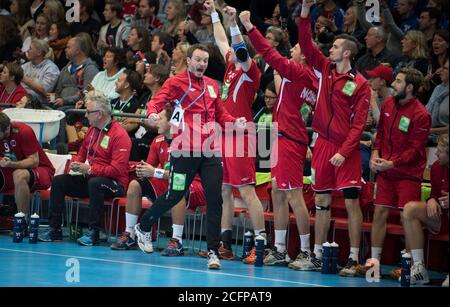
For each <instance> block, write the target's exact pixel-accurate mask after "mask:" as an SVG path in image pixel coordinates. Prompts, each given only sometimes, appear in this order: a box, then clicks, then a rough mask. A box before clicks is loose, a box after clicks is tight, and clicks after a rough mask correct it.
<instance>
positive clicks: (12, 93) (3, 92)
mask: <svg viewBox="0 0 450 307" xmlns="http://www.w3.org/2000/svg"><path fill="white" fill-rule="evenodd" d="M16 89H17V86H15V87H14V89H13V91H12V92H11V94H9V96H8V98H6V100H5V101H2V102H3V103H8V100H9V99H11V97H12V96H13V95H14V93H15V92H16ZM5 92H6V87H5V88H4V89H3V91H2V95H1V96H0V100H2V99H1V98H3V95H4V94H5ZM7 93H8V92H7Z"/></svg>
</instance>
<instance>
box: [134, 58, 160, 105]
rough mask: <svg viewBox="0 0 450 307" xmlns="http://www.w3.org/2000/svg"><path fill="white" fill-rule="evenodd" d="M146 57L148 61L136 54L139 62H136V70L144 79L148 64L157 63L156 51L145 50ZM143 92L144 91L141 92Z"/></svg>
mask: <svg viewBox="0 0 450 307" xmlns="http://www.w3.org/2000/svg"><path fill="white" fill-rule="evenodd" d="M143 54H144V59H145V61H146V63H145V62H144V61H143V60H142V59H141V58H140V57H139V56H136V59H137V62H136V69H135V70H136V71H137V72H138V73H139V75H140V76H141V78H142V79H144V75H145V72H146V69H147V67H148V65H150V64H156V53H154V52H153V51H147V52H144V53H143ZM139 94H142V93H139ZM147 102H148V100H147V101H145V103H147Z"/></svg>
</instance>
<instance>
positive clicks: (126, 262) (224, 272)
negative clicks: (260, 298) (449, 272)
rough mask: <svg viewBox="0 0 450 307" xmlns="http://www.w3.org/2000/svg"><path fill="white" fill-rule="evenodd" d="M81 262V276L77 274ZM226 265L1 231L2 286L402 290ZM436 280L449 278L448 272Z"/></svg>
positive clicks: (284, 269)
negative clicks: (211, 266)
mask: <svg viewBox="0 0 450 307" xmlns="http://www.w3.org/2000/svg"><path fill="white" fill-rule="evenodd" d="M163 243H164V242H163ZM160 246H163V244H160ZM74 259H76V260H74ZM77 264H79V275H75V274H74V269H75V267H77ZM221 264H222V269H221V270H218V271H217V270H216V271H211V270H208V269H207V267H206V259H204V258H200V257H199V256H197V255H193V254H192V253H191V252H190V251H187V253H186V254H185V255H184V256H182V257H164V256H161V255H160V254H159V252H154V253H153V254H144V253H143V252H141V251H140V250H134V251H113V250H111V249H110V248H109V244H107V243H106V242H104V243H102V245H100V246H94V247H84V246H79V245H78V244H76V243H75V242H71V241H64V242H60V243H41V242H39V243H38V244H35V245H33V244H29V243H28V240H27V239H26V240H24V242H23V243H13V242H12V238H11V237H10V236H9V235H8V233H7V232H3V233H0V287H15V286H25V287H47V286H52V287H67V286H70V287H72V286H75V287H77V286H78V287H97V286H101V287H105V286H118V287H122V286H133V287H136V286H138V287H399V283H398V282H397V281H394V280H391V279H388V278H385V279H382V280H381V282H379V283H368V282H366V280H365V279H364V278H343V277H339V276H338V275H322V274H321V273H317V272H298V271H294V270H291V269H288V268H287V267H254V266H252V265H245V264H242V263H241V262H240V261H223V260H222V261H221ZM389 269H390V268H384V269H383V271H385V270H389ZM66 275H67V276H68V277H69V279H66ZM75 276H79V281H77V280H76V279H77V277H75ZM433 277H434V278H441V279H444V278H445V274H437V273H436V274H434V275H433ZM70 281H72V282H70ZM426 287H430V286H426Z"/></svg>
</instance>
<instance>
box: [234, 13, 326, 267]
mask: <svg viewBox="0 0 450 307" xmlns="http://www.w3.org/2000/svg"><path fill="white" fill-rule="evenodd" d="M239 18H240V19H241V22H242V24H243V25H244V27H245V29H246V30H247V32H248V36H249V38H250V40H251V42H252V44H253V46H254V47H255V49H256V50H257V51H258V53H259V54H260V55H261V56H262V57H263V58H264V60H265V61H266V62H267V64H269V65H270V66H271V67H272V68H273V69H274V71H276V72H277V73H279V74H280V76H281V77H282V78H283V79H282V82H281V86H280V92H279V93H278V99H277V101H276V103H275V105H274V108H273V109H274V111H273V121H274V122H276V123H277V124H278V137H277V140H276V144H274V145H273V146H274V147H273V148H275V149H277V150H275V151H272V155H271V174H272V179H273V180H272V193H273V194H272V195H273V200H274V202H273V203H274V221H275V246H274V248H273V249H272V250H271V251H270V252H269V254H268V255H267V256H266V257H265V259H264V263H265V264H266V265H279V264H286V256H287V251H286V242H285V241H286V229H287V225H288V221H289V204H290V205H291V207H292V211H293V212H294V215H295V218H296V221H297V229H298V232H299V234H300V249H301V251H300V253H299V255H298V257H297V260H296V261H295V265H294V266H291V267H292V268H295V269H301V270H310V269H315V268H316V266H319V265H318V264H317V263H316V265H315V264H314V263H313V262H312V260H314V258H313V257H311V250H310V228H309V214H308V210H307V208H306V204H305V200H304V199H303V190H302V188H303V163H304V162H305V159H306V153H307V150H308V143H309V142H308V133H307V132H306V126H305V122H304V121H303V119H302V116H301V112H300V110H301V108H302V105H303V104H304V103H309V104H312V105H314V103H315V101H316V97H317V77H316V76H315V75H314V73H313V72H312V70H311V69H310V68H309V67H308V66H306V65H305V63H306V61H305V57H304V56H303V54H302V50H301V49H300V47H299V45H298V44H297V45H295V46H294V48H292V49H291V56H292V59H291V60H288V59H286V58H284V57H283V56H281V55H280V54H279V53H278V52H277V51H276V50H274V49H273V48H272V47H271V46H270V44H269V43H268V42H267V41H266V40H265V39H264V37H263V36H262V35H261V33H260V32H259V31H258V30H257V29H256V28H255V27H254V26H253V24H252V23H251V22H250V12H248V11H244V12H242V13H241V14H240V15H239Z"/></svg>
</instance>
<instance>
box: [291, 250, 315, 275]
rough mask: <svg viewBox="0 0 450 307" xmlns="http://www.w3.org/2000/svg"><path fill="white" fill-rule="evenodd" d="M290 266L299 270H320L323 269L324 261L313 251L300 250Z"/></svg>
mask: <svg viewBox="0 0 450 307" xmlns="http://www.w3.org/2000/svg"><path fill="white" fill-rule="evenodd" d="M288 267H289V268H290V269H293V270H298V271H320V270H322V261H320V260H319V259H317V258H316V257H315V255H314V254H313V253H309V252H306V251H300V253H299V254H298V256H297V259H295V260H294V261H293V262H291V263H289V264H288Z"/></svg>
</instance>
